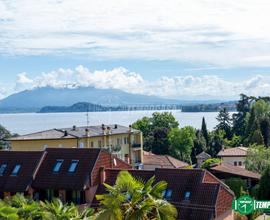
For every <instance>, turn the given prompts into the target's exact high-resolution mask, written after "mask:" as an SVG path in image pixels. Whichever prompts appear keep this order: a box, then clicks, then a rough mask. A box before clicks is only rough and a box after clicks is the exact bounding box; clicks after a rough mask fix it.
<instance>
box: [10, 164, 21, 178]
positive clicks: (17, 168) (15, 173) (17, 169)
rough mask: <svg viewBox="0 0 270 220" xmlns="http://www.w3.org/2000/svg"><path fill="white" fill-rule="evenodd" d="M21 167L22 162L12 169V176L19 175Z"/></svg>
mask: <svg viewBox="0 0 270 220" xmlns="http://www.w3.org/2000/svg"><path fill="white" fill-rule="evenodd" d="M20 169H21V165H20V164H17V165H16V166H15V167H14V169H13V170H12V173H11V176H17V175H18V173H19V171H20Z"/></svg>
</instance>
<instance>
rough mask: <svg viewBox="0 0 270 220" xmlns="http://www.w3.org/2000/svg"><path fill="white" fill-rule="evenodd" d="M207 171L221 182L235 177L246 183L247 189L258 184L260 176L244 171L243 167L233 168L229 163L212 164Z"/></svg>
mask: <svg viewBox="0 0 270 220" xmlns="http://www.w3.org/2000/svg"><path fill="white" fill-rule="evenodd" d="M209 171H210V172H211V173H212V174H214V175H215V176H216V177H217V178H219V179H220V180H222V181H225V180H226V179H229V178H232V177H237V178H241V179H243V180H246V181H247V188H252V187H253V186H255V185H256V184H258V183H259V180H260V178H261V175H260V174H258V173H255V172H251V171H249V170H246V169H245V168H243V167H239V166H234V165H231V164H230V163H220V164H214V165H213V166H212V167H210V168H209Z"/></svg>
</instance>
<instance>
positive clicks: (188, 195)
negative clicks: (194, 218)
mask: <svg viewBox="0 0 270 220" xmlns="http://www.w3.org/2000/svg"><path fill="white" fill-rule="evenodd" d="M189 198H190V192H185V200H189Z"/></svg>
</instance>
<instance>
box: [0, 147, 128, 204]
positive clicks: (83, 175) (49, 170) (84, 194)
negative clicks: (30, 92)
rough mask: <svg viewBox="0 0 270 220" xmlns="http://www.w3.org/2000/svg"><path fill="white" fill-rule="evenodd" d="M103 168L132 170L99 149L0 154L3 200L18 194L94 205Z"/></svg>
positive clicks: (0, 185) (51, 149)
mask: <svg viewBox="0 0 270 220" xmlns="http://www.w3.org/2000/svg"><path fill="white" fill-rule="evenodd" d="M18 167H19V168H18ZM100 167H104V168H120V169H131V166H130V165H129V164H127V163H126V162H124V161H122V160H120V159H118V158H117V157H115V156H114V155H112V154H110V153H108V152H107V151H105V150H102V149H97V148H95V149H72V148H65V149H64V148H63V149H59V148H48V149H46V150H45V151H40V152H39V151H32V152H25V151H0V174H2V175H0V193H1V194H0V196H1V197H0V198H3V197H5V196H9V195H14V194H15V193H18V192H19V193H23V194H24V195H28V196H31V197H33V198H34V199H40V200H51V199H52V198H53V197H59V198H60V199H61V200H62V201H64V202H74V203H76V204H84V203H91V201H92V199H93V196H94V193H93V192H95V189H96V187H97V185H98V184H99V169H100ZM14 171H16V174H13V173H14Z"/></svg>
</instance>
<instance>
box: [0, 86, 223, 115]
mask: <svg viewBox="0 0 270 220" xmlns="http://www.w3.org/2000/svg"><path fill="white" fill-rule="evenodd" d="M78 102H88V103H92V104H96V105H102V106H111V107H113V106H136V105H193V104H199V103H204V104H205V103H207V104H209V103H217V102H220V101H217V100H211V101H187V100H175V99H166V98H161V97H157V96H147V95H139V94H131V93H127V92H124V91H122V90H117V89H98V88H94V87H78V88H52V87H42V88H35V89H32V90H25V91H22V92H18V93H15V94H12V95H10V96H8V97H6V98H4V99H2V100H0V112H37V111H39V110H40V109H41V108H43V107H44V106H71V105H73V104H74V103H78Z"/></svg>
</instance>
